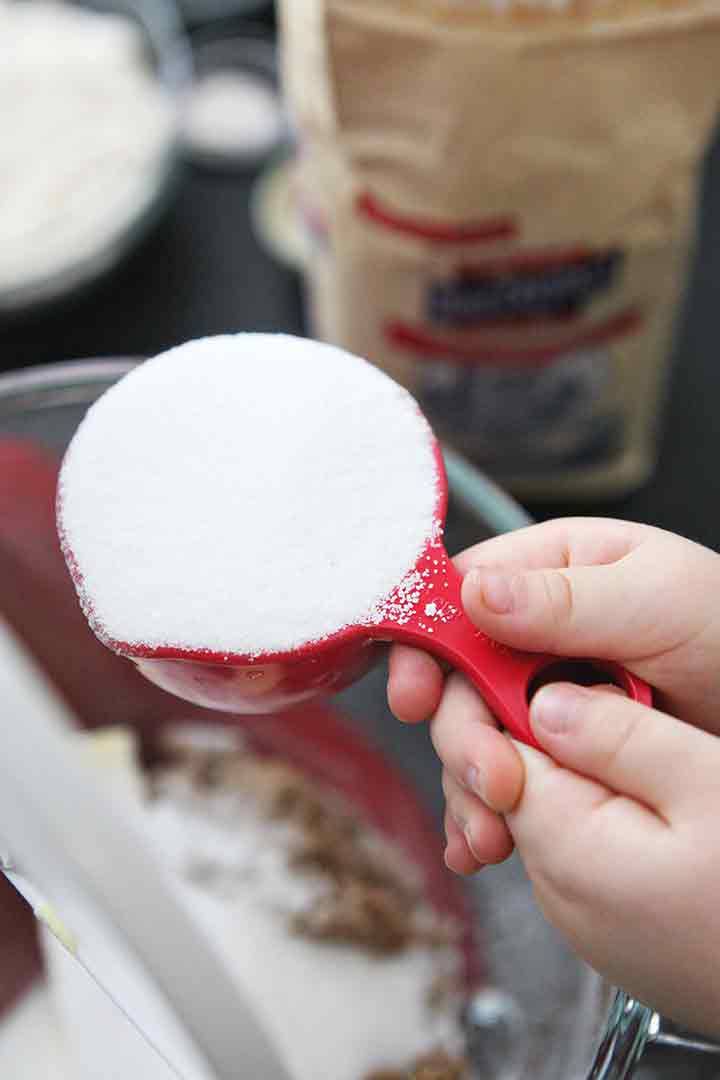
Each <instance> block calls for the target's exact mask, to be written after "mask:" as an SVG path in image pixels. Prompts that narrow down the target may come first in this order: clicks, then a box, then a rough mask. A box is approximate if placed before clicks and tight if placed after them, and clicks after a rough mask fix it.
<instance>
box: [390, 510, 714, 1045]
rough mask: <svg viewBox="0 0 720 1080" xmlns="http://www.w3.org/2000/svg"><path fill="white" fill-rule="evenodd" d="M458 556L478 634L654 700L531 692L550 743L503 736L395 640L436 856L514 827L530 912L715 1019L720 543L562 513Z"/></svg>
mask: <svg viewBox="0 0 720 1080" xmlns="http://www.w3.org/2000/svg"><path fill="white" fill-rule="evenodd" d="M458 562H459V566H460V569H461V571H463V572H465V573H466V574H467V577H466V581H465V585H464V589H463V603H464V605H465V607H466V610H467V612H468V614H469V615H470V617H471V618H472V619H473V622H475V623H476V625H477V626H478V627H480V628H481V629H482V630H484V631H485V632H486V633H488V634H490V635H491V636H492V637H494V638H496V639H498V640H500V641H503V642H506V643H508V644H512V645H515V646H518V647H520V648H523V649H532V650H539V651H544V652H551V653H556V654H558V655H564V656H584V657H588V656H594V657H597V658H603V659H609V660H617V661H618V662H620V663H622V664H624V665H625V666H627V667H628V668H630V669H631V670H632V671H634V672H635V673H636V674H638V675H640V676H642V677H643V678H645V679H647V680H648V682H650V683H651V684H652V685H653V686H654V687H656V688H657V690H658V692H659V693H658V704H659V705H660V707H661V708H663V709H665V710H666V713H663V712H660V711H658V710H650V709H647V708H645V707H643V706H640V705H637V704H635V703H633V702H630V701H628V700H627V699H625V698H624V697H623V696H621V695H618V694H611V693H609V692H607V691H601V690H594V691H583V690H581V689H579V688H575V687H570V686H556V687H551V688H545V689H544V690H542V691H540V693H539V694H538V695H537V696H536V698H535V699H534V701H533V705H532V709H531V722H532V725H533V730H534V732H535V735H536V737H537V739H538V741H539V742H540V744H541V745H542V746H543V748H544V749H545V750H546V751H547V754H548V755H550V756H549V757H547V756H545V755H544V754H541V753H538V752H537V751H532V750H529V749H526V748H517V749H516V744H514V743H512V742H511V741H510V740H509V739H507V738H506V737H505V736H503V735H501V734H500V733H499V732H498V730H497V728H496V726H495V724H494V722H493V720H492V717H491V716H490V714H489V713H488V711H487V710H486V708H485V706H484V705H483V704H482V702H481V701H480V699H479V697H478V696H477V694H475V692H474V691H473V690H472V689H471V688H470V687H469V686H468V684H467V683H466V682H465V681H464V680H463V679H462V678H461V677H460V676H458V675H452V676H450V677H449V678H448V680H447V682H446V683H445V684H444V685H443V677H442V672H441V670H440V668H439V667H438V665H437V664H436V663H435V662H434V661H433V660H432V659H431V658H430V657H428V656H425V655H424V654H422V653H417V652H414V651H412V650H409V649H407V648H399V647H398V648H396V649H395V650H394V653H393V656H392V661H391V679H390V687H389V696H390V702H391V705H392V707H393V710H394V711H395V712H396V714H397V715H398V716H399V717H400V718H401V719H404V720H407V721H418V720H421V719H424V718H426V717H427V716H429V715H433V723H432V734H433V741H434V743H435V746H436V749H437V751H438V753H439V755H440V757H441V759H442V761H443V764H444V766H445V769H444V775H443V786H444V789H445V794H446V798H447V803H448V812H447V814H446V827H447V833H448V847H447V851H446V860H447V862H448V865H449V866H451V867H452V868H453V869H455V870H457V871H459V872H461V873H470V872H472V871H473V870H475V869H477V868H478V866H479V865H482V864H483V863H486V862H498V861H501V860H502V859H503V858H505V857H506V856H507V855H508V854H509V853H510V851H511V850H512V846H513V841H514V842H515V843H516V844H517V847H518V850H519V852H520V854H521V856H522V857H523V860H524V862H525V865H526V867H527V870H528V873H529V875H530V878H531V880H532V882H533V885H534V888H535V892H536V896H537V898H538V901H539V903H540V905H541V907H542V909H543V911H544V912H545V914H546V916H547V917H548V919H549V920H550V921H551V922H552V923H553V924H554V925H556V926H557V927H558V928H559V929H560V930H561V931H562V932H563V933H564V934H565V936H566V937H567V938H569V940H570V941H571V942H572V944H573V945H574V946H575V948H576V949H577V951H578V952H579V953H580V954H581V955H582V956H584V957H585V958H586V959H587V960H588V961H589V962H590V963H592V964H593V965H594V966H595V967H596V968H597V969H598V970H599V971H601V972H602V973H603V974H604V975H606V976H607V977H608V978H610V979H612V980H613V981H615V982H617V983H619V984H620V985H622V986H623V987H624V988H625V989H627V990H629V991H630V992H631V993H633V994H635V995H636V996H638V997H640V998H641V999H643V1000H645V1001H647V1002H649V1003H651V1004H653V1005H654V1006H656V1007H657V1008H660V1009H662V1010H663V1011H665V1012H666V1013H667V1014H668V1015H671V1016H674V1017H676V1018H677V1019H679V1020H683V1021H685V1022H687V1023H689V1024H692V1025H693V1026H695V1027H703V1028H705V1029H706V1030H715V1031H718V1030H720V977H719V976H718V972H720V904H719V903H718V899H717V898H718V896H719V895H720V829H718V826H717V821H718V818H720V739H719V738H717V737H716V734H710V733H717V732H718V731H719V730H720V557H719V556H717V555H715V554H713V553H712V552H710V551H708V550H706V549H704V548H701V547H698V546H697V545H694V544H691V543H690V542H689V541H686V540H682V539H680V538H678V537H675V536H672V535H670V534H668V533H664V532H661V531H660V530H656V529H650V528H646V527H642V526H638V525H631V524H626V523H622V522H612V521H604V520H570V521H560V522H553V523H551V524H547V525H543V526H537V527H534V528H530V529H526V530H523V531H521V532H518V533H514V534H511V535H509V536H507V537H500V538H498V539H496V540H492V541H489V542H487V543H484V544H480V545H478V546H477V547H476V548H473V549H472V550H470V551H468V552H465V553H464V554H463V555H462V556H461V557H460V559H459V560H458ZM667 713H672V714H674V716H677V717H680V718H681V719H682V720H683V721H686V723H681V722H680V721H679V720H677V719H674V718H673V717H672V716H670V715H667ZM690 725H694V726H690ZM700 729H705V730H700ZM523 762H524V766H525V767H524V768H523ZM500 815H503V816H500Z"/></svg>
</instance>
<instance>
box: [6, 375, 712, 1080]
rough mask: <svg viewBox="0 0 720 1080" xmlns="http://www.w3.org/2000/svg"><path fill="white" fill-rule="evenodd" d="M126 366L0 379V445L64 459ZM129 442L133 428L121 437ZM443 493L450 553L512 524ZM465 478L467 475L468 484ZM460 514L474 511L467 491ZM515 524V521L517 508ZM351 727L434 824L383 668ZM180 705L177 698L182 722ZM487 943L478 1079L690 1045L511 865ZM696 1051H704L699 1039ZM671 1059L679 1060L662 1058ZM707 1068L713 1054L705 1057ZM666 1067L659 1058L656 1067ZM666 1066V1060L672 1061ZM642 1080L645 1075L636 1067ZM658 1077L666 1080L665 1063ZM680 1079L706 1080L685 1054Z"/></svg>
mask: <svg viewBox="0 0 720 1080" xmlns="http://www.w3.org/2000/svg"><path fill="white" fill-rule="evenodd" d="M133 363H134V361H133V360H132V359H129V358H128V359H124V358H113V359H106V360H97V361H95V360H94V361H87V362H76V363H65V364H56V365H51V366H48V367H39V368H35V369H29V370H27V371H21V372H14V373H13V372H11V373H8V374H5V375H3V376H0V438H4V437H14V438H21V439H31V440H33V441H35V442H39V443H40V444H42V445H44V446H46V447H47V448H49V449H50V450H52V451H56V452H58V453H60V452H62V451H63V450H64V448H65V447H66V445H67V443H68V441H69V439H70V438H71V436H72V434H73V432H74V430H75V428H76V427H77V425H78V423H79V421H80V420H81V418H82V416H83V415H84V412H85V410H86V409H87V407H88V406H89V405H90V404H91V403H92V402H93V401H94V400H95V399H96V398H97V397H98V396H99V394H101V393H102V392H103V391H104V390H105V389H107V387H108V386H110V385H111V384H112V383H113V382H114V381H115V380H117V379H118V378H119V377H121V376H122V375H123V374H125V373H126V372H127V371H128V370H129V369H130V368H131V367H132V365H133ZM128 438H132V432H130V431H129V432H128ZM454 475H456V470H455V469H454V468H453V469H451V470H450V479H451V498H450V512H449V516H448V527H447V532H446V537H447V542H448V546H449V549H450V550H451V551H455V550H458V549H459V548H461V547H464V546H466V545H468V544H470V543H472V542H476V541H477V540H478V539H481V538H482V537H483V536H489V535H492V534H493V533H494V532H495V531H497V529H496V528H494V527H493V523H496V524H497V523H500V524H502V525H507V524H512V523H513V515H512V513H509V511H508V505H509V504H508V502H507V499H506V497H504V496H503V495H502V494H499V493H498V494H496V493H495V491H494V489H493V487H492V486H487V487H485V486H484V485H481V486H480V487H479V488H478V491H479V492H480V493H481V494H482V495H483V496H485V502H484V503H483V505H484V506H485V507H486V513H485V517H484V520H480V519H479V518H478V516H477V514H472V513H470V512H469V511H468V510H467V509H464V510H463V509H461V508H460V506H459V505H458V504H457V503H456V501H454V500H453V485H452V479H453V476H454ZM466 479H467V478H466ZM461 494H462V503H463V505H464V506H465V507H467V506H468V504H472V501H473V500H472V498H471V497H470V498H469V497H468V491H467V488H466V487H465V489H464V490H463V491H462V493H461ZM516 521H517V523H518V524H522V522H523V513H522V511H521V510H520V509H519V508H518V509H517V516H516ZM339 703H340V705H341V707H342V709H343V711H344V712H345V713H346V714H347V715H349V716H350V718H351V720H352V722H353V723H354V724H357V726H358V727H359V728H361V729H362V731H363V732H364V733H365V735H366V736H369V737H371V738H372V739H373V741H374V742H375V743H376V745H378V746H379V747H380V748H382V749H383V750H384V751H385V752H386V753H387V754H388V755H389V756H390V757H391V758H393V759H395V761H396V762H398V763H399V764H400V765H401V766H402V768H403V769H404V771H405V772H406V774H407V775H409V777H410V779H411V780H412V781H413V782H414V783H415V785H416V787H417V788H418V789H419V790H420V791H421V792H422V793H423V795H424V796H425V798H426V801H427V803H428V805H429V806H430V808H431V810H432V811H433V813H434V814H435V816H436V818H437V821H438V827H439V826H440V820H441V807H442V800H441V792H440V781H439V768H438V765H437V762H436V760H435V757H434V754H433V752H432V749H431V747H430V743H429V739H428V737H427V732H426V731H424V730H423V729H421V728H420V729H419V728H410V727H403V726H401V725H399V724H397V723H396V722H394V721H393V719H392V717H391V716H390V715H389V713H388V710H387V706H386V702H385V672H384V671H383V670H382V668H380V669H377V670H375V671H374V672H372V673H370V674H369V675H368V676H367V677H366V678H365V679H363V680H362V681H361V682H359V683H357V684H355V685H354V686H352V687H351V688H350V689H348V690H347V691H345V692H344V693H343V694H341V695H340V697H339ZM183 709H184V706H183V703H182V702H177V710H178V716H181V715H182V712H183ZM467 888H468V890H469V894H470V897H471V901H472V904H473V908H474V910H475V911H476V912H477V919H478V924H479V926H480V927H481V933H482V937H483V939H484V941H485V942H486V949H487V956H488V963H489V978H490V982H491V984H492V987H493V989H492V990H486V991H485V992H483V993H481V994H479V995H478V996H477V997H476V998H475V999H474V1000H472V1001H471V1002H470V1004H469V1019H470V1021H471V1025H472V1026H471V1030H472V1031H474V1032H475V1033H476V1034H477V1039H476V1040H475V1042H476V1044H477V1045H476V1057H477V1060H478V1075H480V1076H482V1077H483V1078H490V1077H496V1078H499V1077H502V1078H503V1080H526V1078H527V1080H529V1078H530V1077H532V1078H533V1080H583V1078H588V1080H590V1078H592V1080H622V1078H625V1077H630V1076H632V1075H634V1073H635V1070H636V1066H637V1064H638V1062H639V1061H640V1058H641V1057H642V1055H643V1053H644V1051H645V1048H646V1047H647V1046H648V1044H651V1043H655V1044H658V1045H663V1044H664V1045H665V1046H681V1047H688V1046H691V1045H693V1042H692V1040H690V1039H689V1038H688V1037H686V1036H684V1035H683V1034H682V1033H677V1032H673V1031H669V1030H666V1029H665V1028H664V1026H663V1024H662V1022H661V1021H660V1019H659V1017H657V1016H656V1015H655V1014H653V1013H652V1011H651V1010H649V1009H647V1008H646V1007H644V1006H643V1005H641V1004H639V1003H637V1002H635V1001H632V1000H630V999H628V998H627V997H626V996H625V995H623V994H618V993H615V992H613V991H612V990H611V989H610V988H609V987H607V986H605V985H604V984H603V983H602V982H601V980H600V979H599V978H598V977H597V976H596V975H595V974H594V973H593V972H591V971H590V970H589V969H588V968H587V967H586V966H585V965H583V964H582V963H581V962H580V961H578V960H577V958H576V957H575V956H574V955H573V954H572V953H571V952H570V951H569V950H568V949H567V948H566V947H565V946H564V945H563V943H562V942H561V941H560V939H559V938H558V936H557V934H556V933H555V932H554V931H553V930H552V929H551V928H550V927H549V926H548V925H547V924H546V923H545V921H544V920H543V918H542V916H541V915H540V913H539V911H538V909H537V908H536V907H535V905H534V903H533V899H532V895H531V890H530V886H529V883H528V881H527V879H526V877H525V875H524V872H523V869H522V867H521V865H520V863H519V861H518V860H517V859H516V858H513V859H511V860H510V861H509V862H507V863H506V864H504V865H503V866H501V867H497V868H493V869H491V870H488V871H485V872H484V873H482V874H480V875H478V877H477V878H476V879H473V880H472V881H470V882H469V883H468V886H467ZM694 1045H695V1046H696V1049H697V1050H700V1051H702V1050H704V1051H706V1052H712V1051H713V1050H714V1049H715V1048H714V1047H713V1046H712V1045H711V1044H707V1043H703V1042H701V1041H696V1042H695V1043H694ZM667 1057H668V1059H671V1058H672V1060H674V1061H676V1062H678V1063H679V1062H680V1059H678V1058H675V1057H674V1056H673V1055H672V1054H670V1052H669V1051H668V1052H667ZM707 1062H708V1064H711V1063H712V1058H708V1059H707ZM661 1064H662V1063H661ZM671 1064H672V1062H671ZM642 1069H643V1076H646V1077H647V1076H650V1075H653V1074H652V1073H648V1072H646V1071H645V1066H643V1067H642ZM662 1075H663V1076H670V1075H673V1074H672V1072H665V1069H664V1065H662ZM677 1075H678V1076H680V1075H682V1076H683V1077H684V1080H689V1078H690V1077H698V1078H699V1077H701V1076H707V1077H710V1076H712V1075H713V1073H712V1072H707V1073H706V1072H704V1071H703V1069H702V1066H701V1065H697V1063H695V1062H694V1061H693V1060H692V1059H691V1058H689V1057H688V1058H685V1057H683V1058H682V1071H681V1072H679V1073H677Z"/></svg>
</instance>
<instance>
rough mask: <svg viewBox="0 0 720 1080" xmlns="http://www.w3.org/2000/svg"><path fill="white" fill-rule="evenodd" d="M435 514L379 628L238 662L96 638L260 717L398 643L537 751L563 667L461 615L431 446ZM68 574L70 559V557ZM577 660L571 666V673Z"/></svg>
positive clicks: (600, 665)
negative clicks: (538, 728)
mask: <svg viewBox="0 0 720 1080" xmlns="http://www.w3.org/2000/svg"><path fill="white" fill-rule="evenodd" d="M434 452H435V459H436V463H437V477H438V480H437V506H436V523H437V528H436V530H435V534H434V535H433V536H432V537H431V539H430V540H429V541H428V542H427V544H426V546H425V549H424V550H423V552H422V554H421V555H420V557H419V559H418V560H417V563H416V565H415V568H414V569H413V570H412V571H411V573H409V574H408V575H407V576H406V577H405V578H404V579H403V581H401V582H398V585H397V586H396V588H395V590H394V592H393V593H392V594H391V595H390V597H389V598H388V599H387V601H386V602H385V603H384V604H383V611H384V612H385V615H384V617H383V618H382V619H381V621H378V622H372V623H367V624H361V625H354V626H348V627H345V628H344V629H342V630H339V631H337V632H336V633H334V634H332V635H330V636H328V637H326V638H324V639H322V640H320V641H315V642H310V643H308V644H306V645H303V646H301V647H299V648H295V649H292V650H291V651H289V652H278V653H264V654H260V655H239V654H235V653H229V654H228V653H218V652H213V651H211V650H204V649H193V650H187V649H182V648H175V647H154V646H153V647H150V646H143V645H128V644H127V643H124V642H120V641H115V640H111V639H109V638H108V637H107V636H106V635H103V631H102V627H96V628H95V629H96V633H97V634H98V636H99V637H100V638H101V640H103V641H104V642H105V644H106V645H108V646H109V647H110V648H112V649H113V650H114V651H115V652H117V653H119V654H120V655H122V656H126V657H128V658H130V659H131V660H133V661H134V662H135V664H136V665H137V667H138V668H139V669H140V671H141V672H142V673H143V675H145V676H146V678H148V679H149V680H150V681H151V682H153V683H155V684H156V685H157V686H160V687H162V688H163V689H164V690H167V691H169V692H170V693H172V694H176V695H177V696H178V697H181V698H185V699H186V700H187V701H191V702H194V703H195V704H197V705H204V706H207V707H209V708H214V709H222V710H225V711H228V712H237V713H266V712H272V711H277V710H278V709H283V708H289V707H290V706H293V705H296V704H298V703H299V702H301V701H303V700H306V699H308V698H311V697H315V696H317V695H321V694H327V693H329V692H334V691H337V690H340V689H342V688H343V687H345V686H348V685H349V684H350V683H352V682H354V681H355V680H356V679H358V678H359V677H360V676H361V675H364V674H365V673H366V672H367V671H368V670H369V668H370V667H371V666H372V665H373V664H374V663H375V661H376V660H377V659H378V656H379V645H381V644H382V643H387V642H403V643H405V644H408V645H415V646H417V647H418V648H421V649H425V650H426V651H428V652H431V653H433V654H434V655H435V656H437V657H439V658H440V659H442V660H445V661H447V662H449V663H450V664H451V665H453V667H455V668H457V669H458V670H460V671H462V672H464V673H465V675H466V676H467V677H468V678H469V679H470V680H471V682H472V683H473V684H474V685H475V686H476V687H477V689H478V691H479V692H480V694H481V695H482V697H483V698H484V699H485V701H486V702H487V704H488V706H489V708H490V709H491V710H492V712H493V713H494V715H495V716H496V718H497V719H498V721H499V722H500V723H501V724H502V725H503V727H505V728H507V730H508V731H510V732H511V734H512V735H514V736H515V738H517V739H519V740H521V741H522V742H525V743H528V744H530V745H535V746H536V745H537V743H536V741H535V739H534V737H533V734H532V731H531V729H530V723H529V702H530V698H531V697H532V693H533V690H534V688H535V687H536V686H538V685H540V684H541V683H542V681H550V680H551V679H552V676H553V669H557V665H558V664H559V662H560V658H558V657H556V656H549V655H543V654H538V653H524V652H519V651H517V650H515V649H511V648H509V647H507V646H505V645H501V644H499V643H498V642H496V641H493V640H491V639H490V638H489V637H487V635H485V634H483V633H481V632H480V631H478V630H477V629H476V628H475V626H473V624H472V623H471V622H470V620H469V619H468V618H467V616H466V615H465V613H464V612H463V609H462V604H461V602H460V589H461V584H462V579H461V577H460V574H459V573H458V572H457V570H456V569H455V568H454V566H453V564H452V562H451V561H450V557H449V556H448V554H447V552H446V550H445V547H444V545H443V542H442V529H443V526H444V523H445V516H446V513H447V499H448V489H447V478H446V475H445V468H444V464H443V460H442V453H441V451H440V447H439V445H438V444H437V442H436V443H435V446H434ZM69 563H70V567H71V571H72V569H73V567H72V556H70V558H69ZM577 663H578V662H577V660H573V666H574V668H575V669H576V666H577ZM586 666H587V667H588V668H589V669H591V671H594V672H595V676H596V677H594V678H591V679H590V681H594V682H599V681H604V682H608V681H610V682H613V683H616V684H617V685H619V686H621V687H622V688H623V689H624V690H625V691H626V693H627V694H628V695H629V697H631V698H632V699H634V700H635V701H639V702H642V703H644V704H647V705H649V704H650V703H651V699H652V694H651V690H650V688H649V687H648V686H647V684H646V683H644V682H643V681H642V680H641V679H638V678H637V677H636V676H634V675H632V674H631V673H630V672H628V671H626V670H625V669H624V668H622V667H621V666H620V665H618V664H615V663H611V662H606V661H602V660H595V659H594V658H589V659H588V660H587V662H586Z"/></svg>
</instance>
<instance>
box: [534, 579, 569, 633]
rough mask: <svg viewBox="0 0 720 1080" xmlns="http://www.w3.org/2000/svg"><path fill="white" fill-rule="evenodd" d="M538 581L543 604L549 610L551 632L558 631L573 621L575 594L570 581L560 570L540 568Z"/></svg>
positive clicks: (564, 628)
mask: <svg viewBox="0 0 720 1080" xmlns="http://www.w3.org/2000/svg"><path fill="white" fill-rule="evenodd" d="M540 583H541V587H542V591H543V599H544V606H545V608H546V610H547V611H548V612H549V617H550V623H551V632H554V633H556V634H557V633H560V632H561V631H563V630H566V629H567V627H568V625H569V624H570V623H572V621H573V614H574V610H575V595H574V591H573V584H572V581H571V580H570V578H569V577H568V576H567V575H566V574H563V573H562V572H561V571H560V570H542V571H541V572H540Z"/></svg>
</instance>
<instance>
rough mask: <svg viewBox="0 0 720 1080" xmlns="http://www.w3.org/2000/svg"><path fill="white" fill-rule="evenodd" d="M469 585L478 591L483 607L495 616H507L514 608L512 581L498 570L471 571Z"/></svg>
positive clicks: (480, 569)
mask: <svg viewBox="0 0 720 1080" xmlns="http://www.w3.org/2000/svg"><path fill="white" fill-rule="evenodd" d="M470 581H471V583H472V584H473V585H474V586H475V587H476V588H477V589H479V590H480V595H481V596H482V600H483V603H484V605H485V607H486V608H487V609H488V610H489V611H492V612H494V613H495V614H496V615H509V614H510V612H511V611H512V610H513V608H514V606H515V596H514V593H513V587H512V586H513V583H512V579H511V578H509V577H508V576H507V574H503V573H501V572H500V571H499V570H486V569H484V568H479V569H476V570H473V571H471V574H470Z"/></svg>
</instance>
